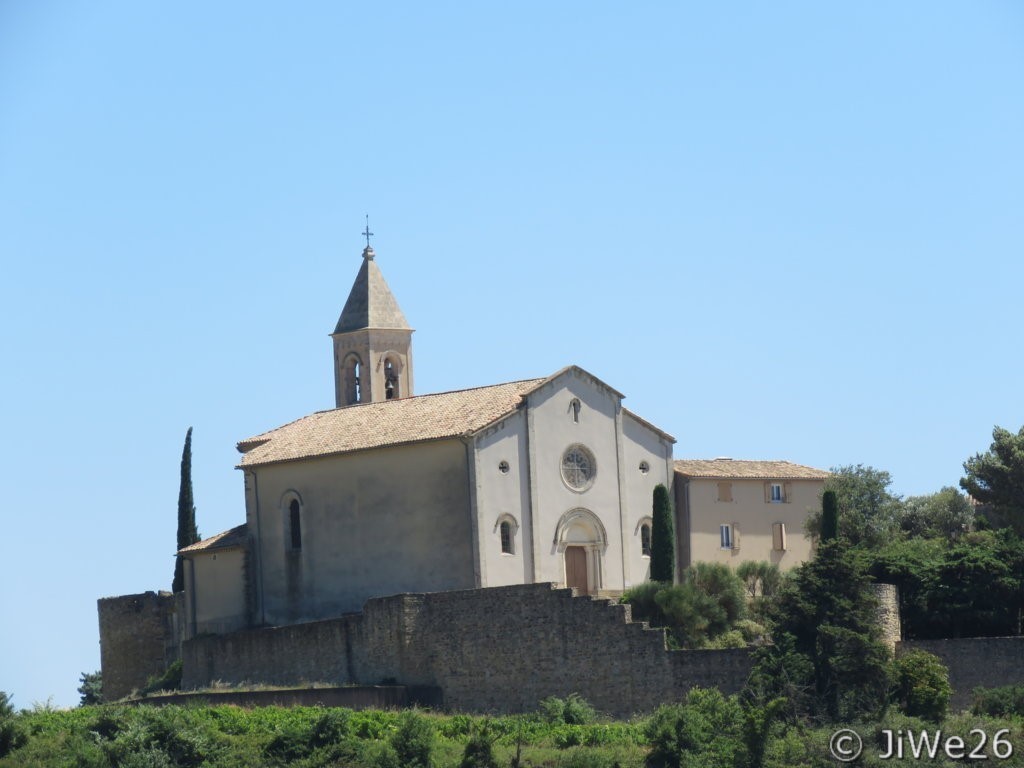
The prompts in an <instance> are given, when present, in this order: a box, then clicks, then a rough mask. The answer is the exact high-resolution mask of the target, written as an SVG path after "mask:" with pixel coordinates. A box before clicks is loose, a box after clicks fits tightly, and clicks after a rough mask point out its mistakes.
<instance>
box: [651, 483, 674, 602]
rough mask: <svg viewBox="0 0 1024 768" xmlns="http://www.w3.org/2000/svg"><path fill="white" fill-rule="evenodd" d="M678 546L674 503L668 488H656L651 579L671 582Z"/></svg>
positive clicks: (652, 528)
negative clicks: (673, 524) (674, 524)
mask: <svg viewBox="0 0 1024 768" xmlns="http://www.w3.org/2000/svg"><path fill="white" fill-rule="evenodd" d="M675 570H676V548H675V534H674V532H673V530H672V503H671V501H670V500H669V497H668V488H666V487H665V486H664V485H660V484H659V485H658V486H656V487H655V489H654V521H653V524H652V526H651V580H652V581H664V582H668V583H671V582H672V581H673V580H674V578H675Z"/></svg>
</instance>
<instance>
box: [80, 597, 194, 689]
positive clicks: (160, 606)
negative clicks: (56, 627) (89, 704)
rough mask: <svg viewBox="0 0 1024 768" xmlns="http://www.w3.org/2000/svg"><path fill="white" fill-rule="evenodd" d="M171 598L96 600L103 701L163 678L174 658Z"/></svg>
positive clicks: (173, 624)
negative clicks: (154, 677) (160, 677)
mask: <svg viewBox="0 0 1024 768" xmlns="http://www.w3.org/2000/svg"><path fill="white" fill-rule="evenodd" d="M174 606H175V601H174V596H173V595H171V594H170V593H169V592H160V593H157V592H144V593H142V594H139V595H122V596H121V597H104V598H102V599H100V600H98V601H97V608H98V611H99V620H100V665H101V667H102V671H103V698H104V699H106V700H107V701H115V700H116V699H120V698H122V697H124V696H127V695H128V694H129V693H131V692H132V691H133V690H135V689H137V688H141V687H142V686H143V685H145V684H146V681H147V680H148V679H149V678H150V677H153V676H156V675H162V674H163V673H164V671H165V670H166V669H167V666H168V664H170V663H171V662H172V661H174V659H175V657H176V655H177V642H176V638H175V623H174Z"/></svg>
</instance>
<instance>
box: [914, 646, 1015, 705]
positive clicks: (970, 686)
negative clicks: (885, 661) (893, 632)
mask: <svg viewBox="0 0 1024 768" xmlns="http://www.w3.org/2000/svg"><path fill="white" fill-rule="evenodd" d="M910 650H923V651H928V652H929V653H934V654H935V655H936V656H938V657H939V658H940V659H942V663H943V664H945V665H946V666H947V667H949V682H950V685H952V686H953V700H952V702H951V708H952V709H954V710H959V709H966V708H968V707H970V706H971V700H972V698H971V692H972V691H973V690H974V689H975V688H979V687H980V688H999V687H1001V686H1004V685H1019V684H1021V683H1024V637H971V638H958V639H952V640H905V641H903V642H902V643H900V644H899V646H898V647H897V651H896V652H897V653H905V652H907V651H910Z"/></svg>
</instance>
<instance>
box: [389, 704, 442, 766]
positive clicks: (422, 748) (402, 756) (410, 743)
mask: <svg viewBox="0 0 1024 768" xmlns="http://www.w3.org/2000/svg"><path fill="white" fill-rule="evenodd" d="M390 743H391V748H392V749H393V750H394V752H395V756H396V757H397V758H398V764H399V765H400V766H402V768H432V767H433V765H434V762H433V751H434V728H433V726H432V725H431V724H430V722H429V721H428V720H427V719H426V718H425V717H423V716H422V715H420V714H417V713H416V712H408V711H407V712H403V713H402V714H401V715H400V716H399V717H398V728H397V729H396V730H395V732H394V733H393V734H392V736H391V740H390Z"/></svg>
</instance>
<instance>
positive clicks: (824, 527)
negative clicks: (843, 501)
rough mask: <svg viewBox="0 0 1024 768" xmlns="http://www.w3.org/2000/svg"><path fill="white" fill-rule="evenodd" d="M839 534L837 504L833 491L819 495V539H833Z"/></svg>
mask: <svg viewBox="0 0 1024 768" xmlns="http://www.w3.org/2000/svg"><path fill="white" fill-rule="evenodd" d="M838 535H839V504H838V502H837V501H836V492H835V491H825V493H823V494H822V496H821V540H822V541H833V540H834V539H835V538H836V537H837V536H838Z"/></svg>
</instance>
